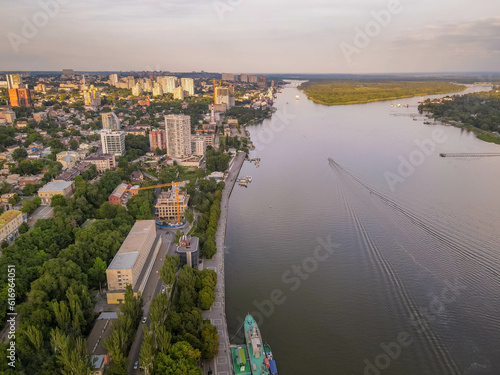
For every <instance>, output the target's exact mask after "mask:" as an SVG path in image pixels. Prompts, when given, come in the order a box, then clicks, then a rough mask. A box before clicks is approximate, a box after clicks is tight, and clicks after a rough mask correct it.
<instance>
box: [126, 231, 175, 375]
mask: <svg viewBox="0 0 500 375" xmlns="http://www.w3.org/2000/svg"><path fill="white" fill-rule="evenodd" d="M158 235H159V236H162V241H163V243H162V245H161V247H160V250H159V251H158V255H157V256H156V259H155V262H154V265H153V268H152V270H151V274H150V275H149V279H148V281H147V283H146V287H145V288H144V292H143V294H142V297H143V298H144V307H143V311H144V314H143V316H147V315H148V312H149V306H150V304H151V300H152V299H153V297H154V296H156V295H157V294H158V293H161V290H162V288H163V286H164V285H163V282H162V281H161V279H160V269H161V267H162V266H163V262H164V260H165V255H166V254H170V255H172V254H173V252H174V248H175V246H173V245H172V244H173V242H174V235H173V234H172V233H171V232H169V231H166V230H164V229H161V228H159V229H158ZM146 324H147V325H148V327H149V319H147V320H146ZM143 336H144V333H143V332H142V322H141V324H139V327H138V329H137V332H136V335H135V339H134V342H133V343H132V347H131V348H130V352H129V355H128V360H129V362H130V365H129V368H128V373H129V374H141V373H143V372H141V371H140V370H139V369H137V370H134V363H135V362H136V361H138V360H139V353H140V350H141V345H142V340H143Z"/></svg>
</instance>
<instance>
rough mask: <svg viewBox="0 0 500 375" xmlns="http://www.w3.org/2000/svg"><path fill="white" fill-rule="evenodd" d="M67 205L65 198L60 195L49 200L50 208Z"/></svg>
mask: <svg viewBox="0 0 500 375" xmlns="http://www.w3.org/2000/svg"><path fill="white" fill-rule="evenodd" d="M66 205H67V202H66V198H64V196H63V195H61V194H56V195H54V196H53V197H52V199H51V200H50V206H51V207H64V206H66Z"/></svg>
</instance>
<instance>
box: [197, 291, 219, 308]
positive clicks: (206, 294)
mask: <svg viewBox="0 0 500 375" xmlns="http://www.w3.org/2000/svg"><path fill="white" fill-rule="evenodd" d="M214 301H215V293H214V291H213V289H210V288H203V289H202V290H201V291H200V305H201V308H202V309H203V310H209V309H210V307H211V306H212V304H213V303H214Z"/></svg>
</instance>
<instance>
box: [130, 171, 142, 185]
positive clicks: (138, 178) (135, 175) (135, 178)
mask: <svg viewBox="0 0 500 375" xmlns="http://www.w3.org/2000/svg"><path fill="white" fill-rule="evenodd" d="M130 181H131V182H133V183H139V184H141V183H143V182H144V175H143V174H142V172H141V171H133V172H132V174H131V175H130Z"/></svg>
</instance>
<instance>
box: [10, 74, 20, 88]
mask: <svg viewBox="0 0 500 375" xmlns="http://www.w3.org/2000/svg"><path fill="white" fill-rule="evenodd" d="M22 83H23V81H22V80H21V76H20V75H19V74H7V88H8V89H18V88H20V86H19V85H21V84H22Z"/></svg>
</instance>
